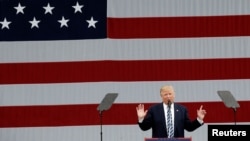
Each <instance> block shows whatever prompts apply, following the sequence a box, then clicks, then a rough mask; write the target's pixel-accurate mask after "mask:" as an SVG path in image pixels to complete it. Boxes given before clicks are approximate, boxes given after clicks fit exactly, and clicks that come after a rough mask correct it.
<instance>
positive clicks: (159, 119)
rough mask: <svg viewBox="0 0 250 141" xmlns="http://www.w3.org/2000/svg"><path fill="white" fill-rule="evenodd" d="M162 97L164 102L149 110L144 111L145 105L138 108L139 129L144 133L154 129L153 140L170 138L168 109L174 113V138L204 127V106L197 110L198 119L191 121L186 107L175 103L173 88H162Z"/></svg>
mask: <svg viewBox="0 0 250 141" xmlns="http://www.w3.org/2000/svg"><path fill="white" fill-rule="evenodd" d="M160 96H161V98H162V102H161V103H158V104H155V105H153V106H151V107H150V108H149V109H148V110H144V105H143V104H139V105H138V106H137V107H136V111H137V116H138V125H139V127H140V128H141V130H143V131H146V130H149V129H151V128H152V138H167V137H168V138H170V137H169V134H170V133H169V132H170V131H169V129H168V124H167V110H168V109H170V111H171V113H172V117H171V120H172V121H173V122H172V124H173V128H174V130H173V131H174V133H173V137H174V138H178V137H184V136H185V135H184V130H187V131H194V130H195V129H197V128H198V127H200V126H201V125H203V119H204V117H205V115H206V111H205V110H204V109H202V108H203V106H202V105H201V106H200V108H199V109H198V110H197V118H196V119H194V120H190V118H189V115H188V110H187V109H186V107H184V106H183V105H180V104H178V103H174V98H175V92H174V88H173V86H169V85H166V86H163V87H161V89H160ZM169 119H170V118H169Z"/></svg>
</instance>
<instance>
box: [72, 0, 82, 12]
mask: <svg viewBox="0 0 250 141" xmlns="http://www.w3.org/2000/svg"><path fill="white" fill-rule="evenodd" d="M72 7H73V8H74V9H75V13H76V12H80V13H82V7H83V5H79V3H78V2H76V5H75V6H72Z"/></svg>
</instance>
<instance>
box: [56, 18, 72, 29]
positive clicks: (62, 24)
mask: <svg viewBox="0 0 250 141" xmlns="http://www.w3.org/2000/svg"><path fill="white" fill-rule="evenodd" d="M68 21H69V19H65V18H64V16H62V19H61V20H58V22H59V23H61V28H62V27H63V26H66V27H68V24H67V22H68Z"/></svg>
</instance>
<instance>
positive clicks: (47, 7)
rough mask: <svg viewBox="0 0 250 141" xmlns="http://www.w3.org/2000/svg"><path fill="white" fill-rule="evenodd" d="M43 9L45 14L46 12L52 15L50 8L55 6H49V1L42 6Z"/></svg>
mask: <svg viewBox="0 0 250 141" xmlns="http://www.w3.org/2000/svg"><path fill="white" fill-rule="evenodd" d="M43 8H44V9H45V13H44V14H47V13H50V14H51V15H52V10H53V9H54V8H55V7H51V6H50V3H48V4H47V6H46V7H45V6H44V7H43Z"/></svg>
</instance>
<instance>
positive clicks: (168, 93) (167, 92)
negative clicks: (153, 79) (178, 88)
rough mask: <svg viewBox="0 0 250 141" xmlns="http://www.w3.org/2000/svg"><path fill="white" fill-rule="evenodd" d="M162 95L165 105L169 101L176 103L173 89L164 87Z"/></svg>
mask: <svg viewBox="0 0 250 141" xmlns="http://www.w3.org/2000/svg"><path fill="white" fill-rule="evenodd" d="M160 95H161V98H162V101H163V102H164V103H166V104H167V103H168V101H171V102H174V97H175V93H174V89H173V88H172V87H170V86H166V87H162V88H161V91H160Z"/></svg>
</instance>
